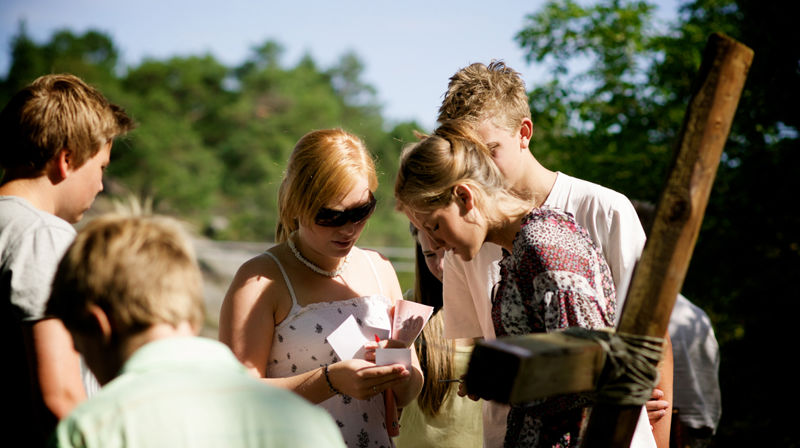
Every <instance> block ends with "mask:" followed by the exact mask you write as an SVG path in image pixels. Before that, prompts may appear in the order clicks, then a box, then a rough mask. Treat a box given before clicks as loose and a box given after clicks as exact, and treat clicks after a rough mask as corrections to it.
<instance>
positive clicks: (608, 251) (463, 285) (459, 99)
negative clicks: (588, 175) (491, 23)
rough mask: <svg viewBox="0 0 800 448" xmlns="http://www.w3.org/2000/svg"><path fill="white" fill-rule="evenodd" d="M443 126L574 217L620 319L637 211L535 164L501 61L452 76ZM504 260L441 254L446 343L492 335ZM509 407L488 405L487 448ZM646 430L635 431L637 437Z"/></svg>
mask: <svg viewBox="0 0 800 448" xmlns="http://www.w3.org/2000/svg"><path fill="white" fill-rule="evenodd" d="M448 120H459V121H461V120H463V121H466V122H467V123H468V124H469V125H470V126H471V127H472V128H473V130H474V131H475V132H476V133H477V134H478V136H479V137H480V138H481V140H483V142H484V143H485V145H486V148H487V149H488V151H490V153H491V157H492V160H493V161H494V162H495V165H497V167H498V168H499V169H500V171H501V172H502V174H503V176H504V177H505V178H506V180H507V182H508V183H509V184H510V187H511V189H512V190H514V192H516V193H517V194H519V195H521V196H524V197H527V198H530V199H532V200H533V202H534V204H535V206H536V207H539V206H543V205H544V206H548V207H552V208H557V209H561V210H564V211H566V212H568V213H571V214H572V215H573V216H575V220H576V221H577V222H578V224H579V225H581V226H582V227H584V228H585V229H586V230H587V231H588V232H589V235H590V237H591V239H592V240H593V241H594V242H595V244H597V246H598V247H599V249H600V251H601V252H602V254H603V256H604V257H605V259H606V261H607V262H608V265H609V267H610V268H611V272H612V276H613V278H614V284H615V287H616V290H617V316H619V315H620V314H621V310H622V304H623V302H624V300H625V296H626V294H627V289H628V283H629V282H630V279H631V276H632V274H633V268H634V266H635V264H636V261H637V260H638V258H639V255H640V254H641V251H642V248H643V247H644V242H645V234H644V231H643V230H642V226H641V224H640V223H639V219H638V217H637V215H636V211H635V210H634V208H633V205H632V204H631V202H630V201H629V200H628V198H626V197H625V196H623V195H622V194H620V193H617V192H615V191H613V190H610V189H608V188H605V187H602V186H600V185H597V184H593V183H591V182H587V181H584V180H580V179H577V178H574V177H571V176H567V175H566V174H563V173H560V172H553V171H551V170H549V169H547V168H545V167H544V166H542V165H541V164H540V163H539V162H538V161H537V160H536V158H535V157H534V156H533V154H532V153H531V151H530V149H529V145H530V141H531V138H532V137H533V122H532V121H531V112H530V106H529V102H528V95H527V92H526V90H525V83H524V81H523V80H522V77H521V76H520V74H519V73H518V72H516V71H515V70H513V69H511V68H510V67H507V66H506V65H505V64H504V63H503V62H500V61H492V62H491V63H490V64H489V65H485V64H482V63H475V64H471V65H470V66H468V67H465V68H463V69H461V70H459V71H458V72H457V73H456V74H454V75H453V76H452V77H451V78H450V83H449V84H448V89H447V92H446V94H445V98H444V100H443V101H442V105H441V107H440V109H439V117H438V121H439V122H440V123H444V122H446V121H448ZM501 258H502V253H501V249H500V247H499V246H497V245H494V244H491V243H487V244H484V245H483V247H482V248H481V250H480V252H479V253H478V254H477V255H476V256H475V258H474V259H473V260H472V261H470V262H465V261H463V260H462V259H461V258H459V257H455V256H453V254H452V253H449V252H448V253H447V254H446V256H445V267H444V293H443V295H444V310H445V314H444V315H445V334H446V336H447V337H448V338H471V337H484V338H489V339H491V338H494V337H495V332H494V326H493V324H492V319H491V300H490V294H491V290H492V287H493V286H494V285H495V284H496V283H497V281H498V279H499V277H500V272H499V266H498V263H497V262H498V261H499V260H500V259H501ZM667 350H668V352H667V353H668V355H667V357H668V358H669V359H668V360H667V362H665V363H664V367H663V368H662V383H661V384H660V385H659V387H663V388H664V389H665V391H666V392H667V396H666V397H665V398H666V399H667V400H669V399H671V387H672V386H671V378H672V377H671V368H672V358H671V351H669V348H668V349H667ZM659 406H662V407H664V408H665V409H660V410H655V411H654V412H655V413H656V414H660V413H663V414H666V413H667V411H668V406H669V404H668V403H666V402H665V401H661V402H659ZM506 409H507V408H505V407H504V406H501V405H498V404H496V403H491V402H486V403H485V405H484V446H488V447H495V446H502V444H503V437H504V433H505V414H506ZM654 415H655V414H654ZM640 423H641V424H640V426H641V427H645V426H646V425H645V424H644V422H643V421H642V422H640ZM664 423H666V435H667V440H668V435H669V418H668V417H667V418H665V419H662V421H661V422H660V424H661V425H663V424H664ZM648 429H649V428H648ZM644 432H646V431H637V433H639V435H642V434H641V433H644ZM645 435H646V436H648V437H649V434H645ZM645 438H647V437H645ZM636 440H637V439H636V437H635V438H634V441H636ZM663 440H664V439H663V438H662V439H661V440H660V442H661V441H663ZM650 441H652V438H650ZM650 441H648V443H646V445H647V444H649V442H650Z"/></svg>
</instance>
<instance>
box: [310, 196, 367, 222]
mask: <svg viewBox="0 0 800 448" xmlns="http://www.w3.org/2000/svg"><path fill="white" fill-rule="evenodd" d="M377 204H378V200H377V199H375V196H372V193H370V195H369V201H368V202H367V203H366V204H363V205H359V206H358V207H353V208H348V209H346V210H331V209H329V208H325V207H322V208H321V209H319V212H317V216H315V217H314V223H316V224H317V225H318V226H322V227H341V226H343V225H345V224H347V223H348V222H352V223H354V224H355V223H359V222H361V221H363V220H365V219H367V218H369V217H370V215H372V212H374V211H375V206H376V205H377Z"/></svg>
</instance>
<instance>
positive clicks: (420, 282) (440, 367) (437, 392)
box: [410, 225, 456, 417]
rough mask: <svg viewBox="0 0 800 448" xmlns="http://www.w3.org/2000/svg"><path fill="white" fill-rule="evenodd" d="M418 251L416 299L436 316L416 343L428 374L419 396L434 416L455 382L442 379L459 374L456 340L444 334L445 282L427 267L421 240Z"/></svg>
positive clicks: (425, 410) (413, 230) (425, 409)
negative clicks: (430, 308) (443, 292)
mask: <svg viewBox="0 0 800 448" xmlns="http://www.w3.org/2000/svg"><path fill="white" fill-rule="evenodd" d="M410 227H411V234H412V235H413V236H414V239H415V240H417V238H418V237H419V231H418V230H417V229H416V228H415V227H414V226H413V225H412V226H410ZM415 252H416V255H415V269H414V270H415V274H416V275H415V280H414V301H415V302H419V303H422V304H424V305H429V306H432V307H433V309H434V311H433V316H432V317H431V319H430V320H429V321H428V324H427V325H425V328H423V329H422V334H421V335H420V337H419V338H418V339H417V341H416V342H415V343H414V346H415V349H416V351H417V357H418V358H419V364H420V367H422V372H423V374H424V375H423V376H424V378H425V380H424V382H423V384H422V391H420V393H419V395H418V396H417V404H418V405H419V408H420V410H422V412H423V413H424V414H425V415H428V416H431V417H435V416H436V415H438V414H439V411H440V409H441V408H442V404H443V403H444V401H445V399H447V396H448V395H449V394H450V393H451V392H452V391H451V389H452V386H453V384H452V383H449V382H440V381H439V380H444V379H450V378H453V377H455V375H456V365H455V359H454V357H455V344H454V343H453V341H452V340H451V339H447V338H445V337H444V316H443V314H444V313H443V311H442V306H443V299H442V282H441V281H440V280H439V279H438V278H436V276H434V275H433V273H431V271H430V269H428V264H427V263H426V262H425V254H423V253H422V246H420V244H419V240H417V243H416V251H415Z"/></svg>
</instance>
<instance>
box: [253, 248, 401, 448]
mask: <svg viewBox="0 0 800 448" xmlns="http://www.w3.org/2000/svg"><path fill="white" fill-rule="evenodd" d="M353 250H354V251H360V249H357V248H353ZM265 253H266V254H267V255H269V256H270V257H272V259H273V260H275V262H276V263H277V264H278V267H279V268H280V270H281V273H282V274H283V278H284V280H285V281H286V285H287V286H288V288H289V294H290V295H291V297H292V308H291V310H290V311H289V315H288V316H286V318H285V319H284V320H283V321H282V322H281V323H280V324H278V325H277V326H276V327H275V335H274V337H273V341H272V349H271V350H270V359H269V361H268V366H267V375H266V376H267V377H268V378H284V377H289V376H293V375H297V374H299V373H303V372H307V371H310V370H314V369H318V368H320V367H321V366H323V365H325V364H333V363H335V362H337V361H339V358H338V357H337V355H336V353H335V352H334V350H333V348H332V347H331V346H330V345H329V344H328V341H327V337H328V335H329V334H331V332H333V331H334V330H335V329H336V328H338V327H339V325H341V324H342V322H344V321H345V319H347V318H348V317H349V316H350V315H353V317H355V319H356V322H357V323H358V325H359V326H360V327H361V328H362V329H364V330H363V331H364V332H365V337H368V338H372V335H371V331H370V330H369V328H370V327H372V328H383V329H388V328H390V326H391V322H390V321H389V308H390V307H391V299H389V298H388V297H386V296H385V295H383V287H382V285H381V286H380V289H381V291H380V292H379V294H373V295H369V296H362V297H354V298H352V299H347V300H337V301H333V302H317V303H311V304H309V305H307V306H304V307H301V306H300V305H298V303H297V297H296V296H295V293H294V289H293V288H292V284H291V282H290V281H289V277H288V276H287V275H286V272H285V271H284V269H283V266H282V265H281V263H280V262H279V261H278V259H277V258H275V256H273V255H272V254H271V253H269V252H265ZM362 254H363V252H362ZM367 258H368V259H369V257H367ZM370 265H371V266H372V271H373V274H374V275H375V278H376V279H378V282H379V284H380V277H379V276H378V274H377V272H376V271H375V266H374V265H372V260H371V259H370ZM319 406H322V407H323V408H325V409H326V410H328V412H330V414H331V415H332V416H333V418H334V420H336V424H337V425H338V426H339V429H340V430H341V431H342V436H343V438H344V441H345V444H346V445H347V446H349V447H354V448H390V447H393V446H394V444H393V443H392V439H391V438H390V437H389V434H388V432H387V430H386V408H385V406H384V402H383V396H382V395H381V394H378V395H376V396H374V397H372V398H370V399H368V400H358V399H355V398H352V397H350V396H347V395H335V396H333V397H331V398H329V399H327V400H325V401H323V402H322V403H320V404H319Z"/></svg>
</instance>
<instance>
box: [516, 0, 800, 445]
mask: <svg viewBox="0 0 800 448" xmlns="http://www.w3.org/2000/svg"><path fill="white" fill-rule="evenodd" d="M790 3H792V2H757V1H754V0H736V1H734V0H697V1H694V2H690V3H684V4H683V5H682V8H681V12H680V17H679V20H678V21H677V22H676V23H674V24H673V25H672V27H671V28H670V29H665V30H663V31H661V32H658V33H657V32H655V31H650V30H657V29H658V27H656V26H655V24H654V22H653V19H652V17H651V16H650V14H651V11H652V7H651V6H650V5H648V4H646V3H645V2H637V1H621V0H605V1H600V2H596V3H594V4H592V5H591V6H587V7H582V6H580V5H578V4H577V3H575V2H573V1H568V0H567V1H557V2H550V3H548V4H547V5H545V6H544V7H543V8H542V9H541V10H540V11H539V12H537V13H535V14H532V15H530V16H528V18H527V23H526V26H525V29H524V30H523V31H521V32H520V33H519V34H518V36H517V39H518V42H519V43H520V45H521V46H522V47H523V48H524V49H526V50H527V51H528V52H529V59H530V60H534V61H539V62H542V63H545V64H549V66H551V67H552V73H553V76H552V80H550V81H549V82H547V83H545V84H543V85H539V86H535V87H534V88H533V89H532V91H531V92H530V101H531V109H532V113H533V119H534V122H535V123H537V134H536V136H535V139H536V140H535V142H534V146H533V147H534V152H535V153H536V155H537V157H539V158H540V159H542V161H543V162H544V163H545V164H549V166H551V167H553V168H556V169H559V170H563V171H565V172H568V173H570V174H573V175H576V176H579V177H582V178H586V179H589V180H593V181H596V182H598V183H601V184H603V185H607V186H610V187H612V188H615V189H617V190H619V191H621V192H623V193H625V194H627V195H628V196H629V197H631V198H635V199H645V200H650V201H654V202H655V201H657V200H658V196H659V193H660V190H661V186H662V183H663V179H664V178H665V176H666V169H667V167H668V165H669V163H670V162H671V154H672V146H673V145H674V144H675V143H676V141H675V140H676V138H677V136H678V131H679V130H680V127H681V123H682V120H683V116H684V113H685V110H686V105H687V104H688V101H689V97H690V95H691V93H692V82H693V77H694V74H695V73H696V72H697V69H698V68H699V65H700V61H701V59H702V51H703V48H704V47H705V44H706V41H707V39H708V36H709V35H710V34H711V33H713V32H723V33H725V34H728V35H730V36H732V37H733V38H735V39H737V40H739V41H740V42H743V43H744V44H746V45H748V46H749V47H751V48H752V49H753V50H754V51H755V59H754V63H753V66H752V67H751V69H750V73H749V76H748V81H747V84H746V86H745V90H744V92H743V94H742V98H741V100H740V103H739V107H738V110H737V115H736V117H735V119H734V123H733V128H732V129H731V134H730V138H729V140H728V142H727V144H726V147H725V151H724V154H723V157H722V163H721V164H720V166H719V169H718V172H717V178H716V181H715V184H714V189H713V191H712V193H711V198H710V201H709V204H708V208H707V210H706V215H705V219H704V223H703V228H702V230H701V232H700V236H699V239H698V242H697V246H696V248H695V251H694V254H693V258H692V264H691V266H690V269H689V272H688V274H687V278H686V281H685V283H684V288H683V290H684V293H685V294H686V295H687V296H688V297H689V298H690V299H691V300H692V301H694V302H695V303H697V304H698V305H699V306H701V307H702V308H704V309H705V310H706V311H707V312H708V313H709V315H710V316H711V319H712V322H713V324H714V327H715V330H716V333H717V337H718V339H719V341H720V344H721V347H722V354H721V359H722V368H721V372H720V379H721V384H722V388H723V390H722V392H723V406H724V407H723V414H722V421H721V424H720V428H719V431H718V434H717V436H716V444H717V445H718V446H734V445H735V446H739V445H742V446H749V445H757V446H763V445H769V446H793V445H794V441H792V440H791V437H790V436H789V435H788V434H789V431H781V430H780V429H779V428H788V427H790V423H789V419H790V417H789V416H788V415H786V414H782V413H780V412H779V411H778V408H777V407H776V406H775V405H774V400H775V397H777V396H779V393H780V392H781V391H782V390H783V389H784V388H785V385H786V384H791V383H790V381H791V377H790V374H789V373H788V372H789V371H788V370H786V369H783V368H778V369H765V368H764V367H765V366H772V365H775V358H772V357H771V356H772V353H774V351H773V350H771V349H770V346H771V345H773V344H776V343H777V341H780V340H790V334H789V332H788V328H790V325H791V324H789V322H788V319H789V316H792V317H793V316H795V315H796V313H797V306H796V305H794V302H795V298H796V297H797V294H796V293H795V292H794V290H795V289H796V288H794V287H792V286H793V285H790V284H789V282H788V278H787V274H788V275H789V276H790V275H791V273H796V272H800V236H798V233H797V229H798V228H800V214H798V213H796V212H794V210H793V206H794V203H793V201H791V199H790V197H791V195H792V194H793V192H796V191H800V181H799V180H798V179H799V177H798V176H797V175H796V174H795V171H796V167H797V166H798V165H797V164H798V162H800V160H799V159H800V138H799V137H800V136H799V135H798V129H800V114H798V113H797V107H796V104H797V102H798V100H800V70H798V67H799V66H800V34H798V33H797V31H796V23H795V22H796V17H797V16H798V15H797V13H798V6H797V5H793V6H792V5H790ZM765 30H769V32H765ZM795 202H796V201H795ZM776 311H777V312H776ZM783 316H785V317H783Z"/></svg>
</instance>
